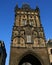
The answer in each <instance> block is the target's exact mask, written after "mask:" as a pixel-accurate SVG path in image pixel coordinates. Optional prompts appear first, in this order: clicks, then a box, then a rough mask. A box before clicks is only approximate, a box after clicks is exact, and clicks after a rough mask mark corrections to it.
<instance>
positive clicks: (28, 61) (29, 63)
mask: <svg viewBox="0 0 52 65" xmlns="http://www.w3.org/2000/svg"><path fill="white" fill-rule="evenodd" d="M19 65H42V64H41V62H40V61H39V60H38V59H37V58H36V57H35V56H33V55H31V54H28V55H26V56H24V57H23V58H22V59H21V60H20V62H19Z"/></svg>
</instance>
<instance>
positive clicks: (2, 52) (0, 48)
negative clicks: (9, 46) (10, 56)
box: [0, 41, 7, 65]
mask: <svg viewBox="0 0 52 65" xmlns="http://www.w3.org/2000/svg"><path fill="white" fill-rule="evenodd" d="M6 56H7V54H6V49H5V45H4V42H3V41H0V65H5V61H6Z"/></svg>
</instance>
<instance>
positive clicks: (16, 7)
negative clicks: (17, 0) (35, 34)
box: [14, 4, 18, 12]
mask: <svg viewBox="0 0 52 65" xmlns="http://www.w3.org/2000/svg"><path fill="white" fill-rule="evenodd" d="M17 9H18V4H16V6H15V9H14V10H15V12H16V11H17Z"/></svg>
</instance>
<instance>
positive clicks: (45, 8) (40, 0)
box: [0, 0, 52, 65]
mask: <svg viewBox="0 0 52 65" xmlns="http://www.w3.org/2000/svg"><path fill="white" fill-rule="evenodd" d="M23 3H28V4H29V5H30V6H31V8H34V9H35V7H36V5H38V7H39V8H40V17H41V23H42V26H43V27H44V32H45V36H46V40H48V39H49V38H50V39H52V0H1V1H0V40H3V41H4V42H5V47H6V52H7V59H6V65H9V55H10V44H11V36H12V27H13V24H14V14H15V13H14V7H15V5H16V4H18V6H19V7H21V6H22V4H23Z"/></svg>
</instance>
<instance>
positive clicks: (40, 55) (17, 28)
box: [9, 4, 50, 65]
mask: <svg viewBox="0 0 52 65" xmlns="http://www.w3.org/2000/svg"><path fill="white" fill-rule="evenodd" d="M9 65H50V61H49V56H48V51H47V47H46V40H45V35H44V30H43V27H42V24H41V21H40V11H39V8H38V7H36V9H31V7H30V6H29V5H28V4H23V5H22V7H21V8H19V7H18V6H17V5H16V7H15V22H14V26H13V31H12V40H11V51H10V63H9Z"/></svg>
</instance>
